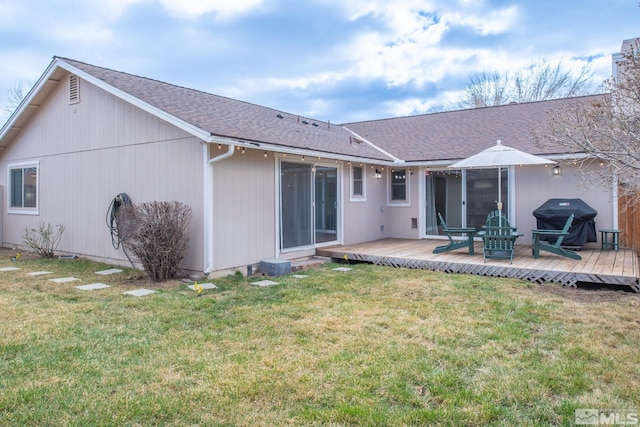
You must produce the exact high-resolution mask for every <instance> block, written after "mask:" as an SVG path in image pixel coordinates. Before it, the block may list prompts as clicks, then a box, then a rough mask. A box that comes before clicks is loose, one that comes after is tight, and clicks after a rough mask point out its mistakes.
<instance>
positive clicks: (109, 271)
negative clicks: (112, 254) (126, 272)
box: [96, 268, 122, 276]
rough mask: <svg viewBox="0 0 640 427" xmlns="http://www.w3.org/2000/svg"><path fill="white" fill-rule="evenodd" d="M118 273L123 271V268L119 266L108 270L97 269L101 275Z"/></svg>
mask: <svg viewBox="0 0 640 427" xmlns="http://www.w3.org/2000/svg"><path fill="white" fill-rule="evenodd" d="M116 273H122V270H120V269H117V268H110V269H108V270H102V271H96V274H97V275H99V276H110V275H112V274H116Z"/></svg>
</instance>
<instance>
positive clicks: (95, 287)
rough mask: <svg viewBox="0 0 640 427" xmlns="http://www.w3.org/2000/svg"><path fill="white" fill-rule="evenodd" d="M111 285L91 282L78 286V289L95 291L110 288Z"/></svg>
mask: <svg viewBox="0 0 640 427" xmlns="http://www.w3.org/2000/svg"><path fill="white" fill-rule="evenodd" d="M108 287H109V285H105V284H104V283H90V284H88V285H81V286H76V289H80V290H81V291H95V290H98V289H105V288H108Z"/></svg>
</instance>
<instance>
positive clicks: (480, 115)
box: [344, 95, 602, 162]
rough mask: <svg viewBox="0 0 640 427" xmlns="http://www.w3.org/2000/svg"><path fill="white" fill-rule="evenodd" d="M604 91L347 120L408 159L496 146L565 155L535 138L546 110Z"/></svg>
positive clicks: (445, 157) (441, 158)
mask: <svg viewBox="0 0 640 427" xmlns="http://www.w3.org/2000/svg"><path fill="white" fill-rule="evenodd" d="M601 98H602V95H591V96H584V97H579V98H565V99H558V100H551V101H538V102H527V103H521V104H508V105H502V106H495V107H484V108H475V109H468V110H459V111H449V112H444V113H435V114H425V115H419V116H409V117H399V118H392V119H383V120H373V121H367V122H358V123H347V124H345V125H344V126H346V127H348V128H349V129H351V130H353V131H354V132H357V133H358V134H359V135H361V136H362V137H364V138H366V139H367V140H368V141H371V143H373V144H375V145H377V146H379V147H380V148H382V149H383V150H385V151H387V152H389V153H391V154H393V155H394V156H396V157H399V158H401V159H403V160H405V161H407V162H445V161H450V160H457V159H463V158H466V157H469V156H471V155H473V154H476V153H478V152H480V151H482V150H484V149H486V148H489V147H491V146H493V145H495V144H496V141H497V140H498V139H500V140H501V141H502V143H503V144H504V145H507V146H510V147H513V148H517V149H519V150H522V151H525V152H528V153H531V154H535V155H547V156H549V155H553V154H565V153H558V152H554V151H553V150H552V149H548V148H547V149H543V148H541V147H539V146H537V145H536V144H535V143H534V141H533V138H532V132H533V130H539V129H540V130H544V129H545V128H546V127H547V123H548V120H549V117H548V113H549V112H550V111H552V110H557V109H560V108H564V107H566V106H567V105H568V103H574V102H592V101H594V100H597V99H601Z"/></svg>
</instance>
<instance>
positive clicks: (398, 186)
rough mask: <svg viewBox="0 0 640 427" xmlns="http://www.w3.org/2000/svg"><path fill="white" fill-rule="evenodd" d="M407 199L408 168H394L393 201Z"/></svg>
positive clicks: (392, 180) (392, 177)
mask: <svg viewBox="0 0 640 427" xmlns="http://www.w3.org/2000/svg"><path fill="white" fill-rule="evenodd" d="M406 200H407V170H406V169H393V170H392V171H391V201H392V202H404V201H406Z"/></svg>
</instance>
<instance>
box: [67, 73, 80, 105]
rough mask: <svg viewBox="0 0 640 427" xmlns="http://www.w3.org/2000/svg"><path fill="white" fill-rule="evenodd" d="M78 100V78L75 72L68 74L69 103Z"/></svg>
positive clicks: (75, 102) (74, 102)
mask: <svg viewBox="0 0 640 427" xmlns="http://www.w3.org/2000/svg"><path fill="white" fill-rule="evenodd" d="M78 102H80V79H78V76H76V75H75V74H72V75H70V76H69V104H77V103H78Z"/></svg>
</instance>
